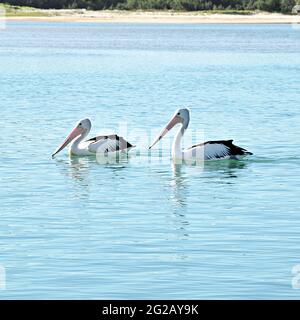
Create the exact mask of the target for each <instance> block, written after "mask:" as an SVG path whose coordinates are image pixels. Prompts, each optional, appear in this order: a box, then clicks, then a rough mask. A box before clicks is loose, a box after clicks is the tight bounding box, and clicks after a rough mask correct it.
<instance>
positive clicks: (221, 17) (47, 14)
mask: <svg viewBox="0 0 300 320" xmlns="http://www.w3.org/2000/svg"><path fill="white" fill-rule="evenodd" d="M6 19H7V20H14V21H47V22H50V21H55V22H114V23H188V24H192V23H204V24H208V23H246V24H251V23H256V24H257V23H258V24H259V23H262V24H272V23H274V24H278V23H279V24H289V23H300V16H295V15H283V14H280V13H254V14H247V15H243V14H210V13H201V12H171V11H118V10H102V11H89V10H71V9H70V10H38V9H37V10H36V11H34V14H33V15H32V16H31V15H30V12H28V13H27V15H24V16H23V15H20V16H18V15H16V16H7V17H6Z"/></svg>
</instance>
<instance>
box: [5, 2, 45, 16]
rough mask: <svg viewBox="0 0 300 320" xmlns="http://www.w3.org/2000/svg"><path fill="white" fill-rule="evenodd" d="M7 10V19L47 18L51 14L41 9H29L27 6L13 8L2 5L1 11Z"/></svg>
mask: <svg viewBox="0 0 300 320" xmlns="http://www.w3.org/2000/svg"><path fill="white" fill-rule="evenodd" d="M1 8H4V9H5V15H6V16H7V17H15V16H18V17H45V16H49V14H48V13H47V12H45V11H42V10H40V9H36V8H32V7H27V6H12V5H8V4H5V3H0V9H1Z"/></svg>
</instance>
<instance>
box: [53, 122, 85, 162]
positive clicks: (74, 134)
mask: <svg viewBox="0 0 300 320" xmlns="http://www.w3.org/2000/svg"><path fill="white" fill-rule="evenodd" d="M82 132H83V129H82V128H79V127H76V128H74V129H73V130H72V132H71V133H70V134H69V135H68V136H67V137H66V139H65V141H64V142H63V143H62V144H61V146H59V147H58V148H57V149H56V150H55V151H54V153H53V154H52V158H53V157H54V156H55V155H56V154H57V153H58V152H60V151H61V150H62V149H64V148H65V147H66V146H67V145H68V144H69V143H70V142H71V141H72V140H74V139H75V138H76V137H78V136H79V135H80V134H81V133H82Z"/></svg>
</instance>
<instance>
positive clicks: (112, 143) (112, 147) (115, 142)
mask: <svg viewBox="0 0 300 320" xmlns="http://www.w3.org/2000/svg"><path fill="white" fill-rule="evenodd" d="M86 142H89V143H90V144H89V146H88V149H89V151H90V152H95V153H96V152H99V153H108V152H115V151H122V150H126V149H128V148H132V147H133V145H132V144H131V143H129V142H127V141H126V140H125V139H124V138H122V137H119V136H118V135H116V134H111V135H107V136H97V137H94V138H91V139H89V140H87V141H86Z"/></svg>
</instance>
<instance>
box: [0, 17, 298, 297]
mask: <svg viewBox="0 0 300 320" xmlns="http://www.w3.org/2000/svg"><path fill="white" fill-rule="evenodd" d="M0 90H1V99H0V115H1V126H0V133H1V156H0V157H1V166H0V179H1V191H0V201H1V210H0V265H2V267H4V268H5V270H6V289H5V290H4V289H0V298H10V299H11V298H17V299H25V298H42V299H44V298H59V299H61V298H296V299H298V298H300V290H296V289H293V287H292V279H293V274H292V272H291V270H292V267H293V266H294V265H297V264H300V210H299V207H300V200H299V198H300V181H299V178H300V151H299V150H300V139H299V137H300V110H299V101H300V31H299V30H295V29H293V28H292V27H291V26H289V25H171V24H170V25H159V24H156V25H135V24H97V23H94V24H88V23H80V24H79V23H78V24H76V23H68V24H64V23H30V22H9V23H8V24H7V28H6V29H5V30H1V31H0ZM186 106H189V107H190V108H191V110H192V119H191V123H190V128H191V129H197V130H201V131H202V132H203V135H204V138H205V139H207V140H208V139H234V140H235V142H236V143H237V144H238V145H241V146H242V147H246V148H247V149H249V150H251V151H252V152H253V153H254V156H253V157H251V158H248V159H247V160H244V161H241V162H228V161H225V162H224V161H221V162H220V161H219V162H217V163H210V164H207V165H206V166H205V167H204V169H203V170H202V168H199V167H197V166H196V167H195V166H180V167H177V168H173V167H172V164H171V161H170V156H169V148H168V147H166V146H164V145H163V146H162V152H161V155H162V157H161V160H160V161H154V160H155V159H156V158H153V159H154V160H152V161H151V162H149V160H148V157H147V156H148V152H147V146H148V144H149V143H150V141H148V139H146V138H145V139H144V138H139V137H143V135H144V134H149V133H150V132H151V131H152V132H153V130H154V132H158V130H159V129H160V127H161V126H162V125H164V124H165V123H166V121H167V120H169V118H170V116H171V114H172V113H173V112H174V110H175V109H176V108H177V107H186ZM85 116H90V117H91V119H92V122H93V124H94V126H93V128H92V131H93V132H92V133H98V132H99V131H101V129H104V128H105V129H109V130H117V131H120V130H121V129H122V128H121V127H122V126H124V123H126V124H127V125H126V126H127V129H126V132H125V134H124V136H126V137H128V139H129V140H130V142H132V143H136V144H137V145H138V147H137V150H138V151H139V155H136V154H135V153H134V152H133V153H132V155H131V157H130V158H129V159H122V160H121V161H120V162H119V163H113V164H107V165H101V164H99V163H97V161H96V160H95V159H94V158H73V159H69V157H68V155H67V153H66V152H62V153H61V154H60V155H59V156H58V157H57V158H56V159H54V160H52V159H51V157H50V155H51V152H52V151H53V150H54V149H55V148H56V147H57V145H58V144H59V143H60V142H62V140H63V138H64V137H65V136H66V134H67V133H68V132H69V130H70V129H71V128H72V126H73V125H74V123H75V122H76V121H77V120H79V119H80V118H82V117H85ZM120 124H121V127H120ZM123 129H124V128H123ZM172 135H173V133H172V134H171V133H170V137H172Z"/></svg>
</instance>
